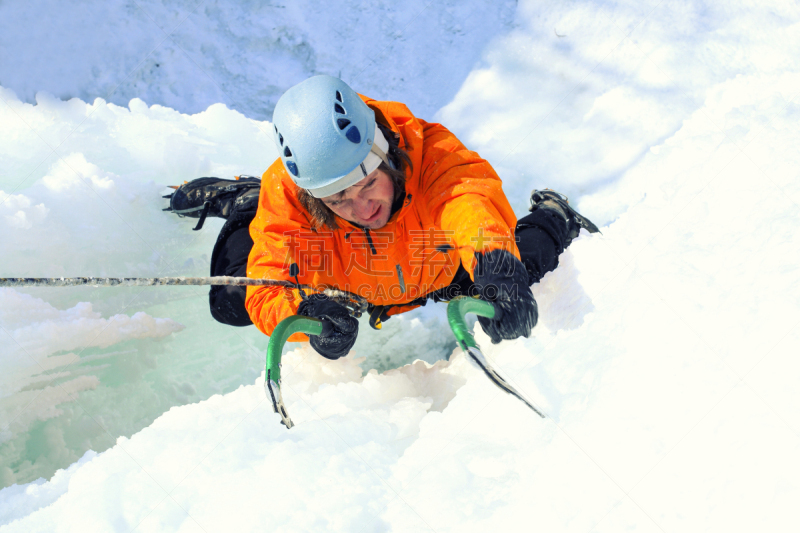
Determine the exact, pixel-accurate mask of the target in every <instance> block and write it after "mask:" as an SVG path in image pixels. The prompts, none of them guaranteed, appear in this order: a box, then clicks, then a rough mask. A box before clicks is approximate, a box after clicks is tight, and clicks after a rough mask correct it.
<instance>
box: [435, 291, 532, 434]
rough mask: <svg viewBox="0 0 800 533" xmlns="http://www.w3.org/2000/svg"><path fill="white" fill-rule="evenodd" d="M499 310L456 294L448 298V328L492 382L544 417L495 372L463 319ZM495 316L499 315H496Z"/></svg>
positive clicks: (491, 313)
mask: <svg viewBox="0 0 800 533" xmlns="http://www.w3.org/2000/svg"><path fill="white" fill-rule="evenodd" d="M499 312H500V310H499V309H498V308H496V307H495V306H494V305H492V304H491V303H489V302H487V301H485V300H479V299H477V298H470V297H468V296H458V297H456V298H454V299H452V300H450V303H448V304H447V321H448V322H449V323H450V329H451V330H453V335H455V336H456V342H458V345H459V346H460V347H461V349H462V350H463V351H464V354H465V355H466V356H467V357H469V358H470V359H472V361H473V362H475V364H477V365H478V367H479V368H480V369H481V370H483V373H484V374H486V376H488V378H489V379H490V380H492V383H494V384H495V385H497V386H498V387H500V388H501V389H502V390H504V391H505V392H507V393H509V394H511V395H512V396H516V397H517V398H519V399H520V400H522V402H523V403H524V404H525V405H527V406H528V407H530V408H531V409H532V410H533V412H534V413H536V414H537V415H539V416H540V417H542V418H544V413H542V412H541V411H540V410H538V409H537V408H536V407H534V406H533V404H532V403H531V402H529V401H528V400H527V399H526V398H525V397H524V396H523V395H522V394H521V393H520V392H519V391H517V389H515V388H514V387H512V386H511V385H510V384H509V383H508V382H507V381H506V380H505V379H503V378H502V376H500V374H498V373H497V371H496V370H495V369H494V367H492V365H491V364H490V363H489V361H488V360H487V359H486V356H485V355H483V353H482V352H481V350H480V348H479V347H478V343H477V342H475V338H474V337H473V336H472V334H471V333H470V332H469V328H467V322H466V320H465V318H466V315H467V313H475V314H476V315H478V316H483V317H486V318H495V316H496V315H497V314H498V313H499ZM497 318H501V317H500V316H497Z"/></svg>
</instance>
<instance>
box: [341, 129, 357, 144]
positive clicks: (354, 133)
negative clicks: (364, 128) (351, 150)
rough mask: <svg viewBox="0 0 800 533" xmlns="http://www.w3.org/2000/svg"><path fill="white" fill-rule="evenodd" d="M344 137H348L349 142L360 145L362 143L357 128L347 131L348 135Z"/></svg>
mask: <svg viewBox="0 0 800 533" xmlns="http://www.w3.org/2000/svg"><path fill="white" fill-rule="evenodd" d="M344 135H345V137H347V140H349V141H350V142H352V143H355V144H359V143H360V142H361V133H359V131H358V128H356V127H355V126H353V127H352V128H350V129H349V130H347V133H345V134H344Z"/></svg>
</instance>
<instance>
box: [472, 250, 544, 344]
mask: <svg viewBox="0 0 800 533" xmlns="http://www.w3.org/2000/svg"><path fill="white" fill-rule="evenodd" d="M475 257H476V259H477V265H476V266H475V271H474V272H473V278H474V280H475V288H476V289H477V290H478V294H480V295H481V298H482V299H484V300H487V301H489V302H492V303H493V304H494V306H495V307H496V308H497V309H498V310H499V311H500V313H498V314H499V316H497V317H495V318H494V319H489V318H486V317H482V316H479V317H478V322H480V323H481V326H482V327H483V331H485V332H486V333H487V334H488V335H489V337H490V338H491V339H492V343H493V344H497V343H499V342H500V341H501V340H513V339H516V338H518V337H528V336H530V334H531V330H532V329H533V327H534V326H535V325H536V321H537V320H538V318H539V311H538V309H537V307H536V300H534V299H533V294H532V293H531V290H530V287H529V286H528V272H527V270H525V265H523V264H522V262H521V261H520V260H519V259H517V258H516V257H514V256H513V255H512V254H510V253H509V252H507V251H505V250H492V251H490V252H487V253H485V254H482V253H476V254H475Z"/></svg>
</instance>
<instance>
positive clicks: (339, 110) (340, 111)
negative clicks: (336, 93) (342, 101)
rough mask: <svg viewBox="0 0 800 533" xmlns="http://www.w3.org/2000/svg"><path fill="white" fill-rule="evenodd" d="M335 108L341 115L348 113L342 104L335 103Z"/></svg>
mask: <svg viewBox="0 0 800 533" xmlns="http://www.w3.org/2000/svg"><path fill="white" fill-rule="evenodd" d="M333 109H335V110H336V112H337V113H339V114H340V115H345V114H346V113H345V110H344V108H343V107H342V106H340V105H339V104H335V105H334V106H333Z"/></svg>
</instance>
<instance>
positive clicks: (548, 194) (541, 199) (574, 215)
mask: <svg viewBox="0 0 800 533" xmlns="http://www.w3.org/2000/svg"><path fill="white" fill-rule="evenodd" d="M538 209H548V210H550V211H551V212H553V213H557V214H558V215H559V216H560V217H561V218H562V219H564V222H565V223H566V225H567V237H566V239H565V242H564V248H566V247H567V246H569V245H570V243H571V242H572V240H573V239H574V238H575V237H577V236H578V235H579V234H580V232H581V228H583V229H585V230H586V231H588V232H589V233H598V232H599V231H600V230H599V229H597V226H595V225H594V223H593V222H592V221H591V220H589V219H588V218H586V217H584V216H583V215H581V214H580V213H578V212H577V211H575V210H574V209H572V207H570V205H569V201H568V199H567V197H566V196H564V195H563V194H561V193H557V192H556V191H553V190H550V189H543V190H541V191H539V190H535V189H534V191H533V192H532V193H531V207H530V209H529V211H530V212H531V213H533V212H534V211H536V210H538ZM528 216H530V215H528Z"/></svg>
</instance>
